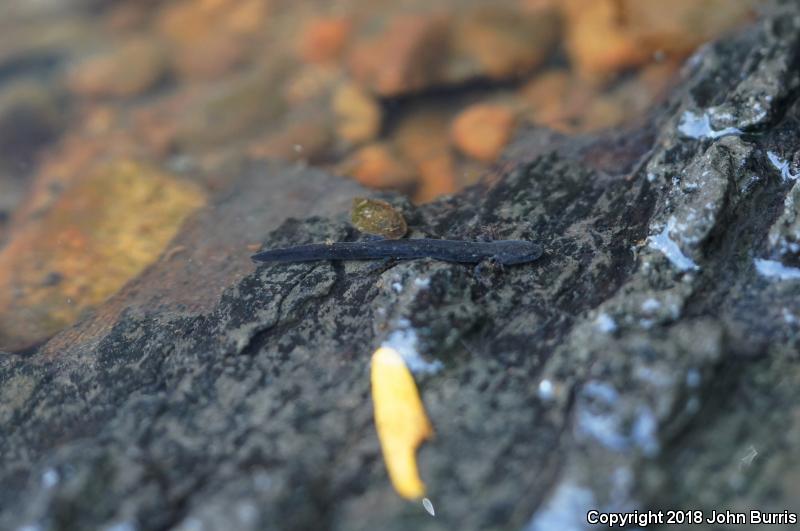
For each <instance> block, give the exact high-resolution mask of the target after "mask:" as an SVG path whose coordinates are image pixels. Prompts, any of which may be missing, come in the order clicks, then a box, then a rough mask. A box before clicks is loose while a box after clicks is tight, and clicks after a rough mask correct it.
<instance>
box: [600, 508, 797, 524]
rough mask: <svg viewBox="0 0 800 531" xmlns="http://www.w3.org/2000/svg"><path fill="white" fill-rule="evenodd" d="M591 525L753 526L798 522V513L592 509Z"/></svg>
mask: <svg viewBox="0 0 800 531" xmlns="http://www.w3.org/2000/svg"><path fill="white" fill-rule="evenodd" d="M586 521H587V522H588V523H589V524H597V525H603V526H607V527H626V526H634V525H635V526H638V527H640V528H645V527H647V526H653V525H681V526H685V525H700V524H718V525H753V524H762V525H763V524H766V525H769V524H782V525H786V524H789V525H792V524H796V523H797V521H798V518H797V513H793V512H791V511H781V512H766V511H758V510H755V509H754V510H750V511H729V510H724V511H722V510H720V511H717V510H712V511H701V510H699V509H694V510H684V511H630V512H625V513H621V512H619V513H616V512H603V511H596V510H592V511H589V512H588V513H586Z"/></svg>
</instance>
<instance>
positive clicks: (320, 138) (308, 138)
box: [247, 119, 333, 163]
mask: <svg viewBox="0 0 800 531" xmlns="http://www.w3.org/2000/svg"><path fill="white" fill-rule="evenodd" d="M332 142H333V133H332V131H331V128H330V126H329V125H328V124H326V123H325V121H324V120H319V119H305V120H289V121H288V124H287V125H286V126H284V127H283V128H282V129H281V130H279V131H276V132H272V133H269V134H267V135H265V136H264V137H262V138H260V139H258V140H256V141H255V142H253V143H252V144H250V146H249V148H248V150H247V153H248V155H249V156H250V157H251V158H254V159H280V160H288V161H295V162H297V161H306V162H312V163H313V162H316V161H317V160H319V159H320V158H321V157H323V156H324V154H325V153H327V152H328V148H329V147H330V146H331V144H332Z"/></svg>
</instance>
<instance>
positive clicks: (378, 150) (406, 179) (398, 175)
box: [338, 143, 416, 188]
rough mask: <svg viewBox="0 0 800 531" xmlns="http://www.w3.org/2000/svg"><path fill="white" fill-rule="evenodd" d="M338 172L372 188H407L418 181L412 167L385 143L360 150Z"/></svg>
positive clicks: (370, 145) (343, 163)
mask: <svg viewBox="0 0 800 531" xmlns="http://www.w3.org/2000/svg"><path fill="white" fill-rule="evenodd" d="M338 171H339V172H340V173H342V174H343V175H348V176H352V177H353V178H354V179H355V180H356V181H358V182H359V183H361V184H363V185H364V186H368V187H370V188H406V187H408V186H410V185H411V184H413V183H414V182H415V181H416V175H415V173H414V169H413V168H412V167H411V165H409V164H408V162H406V161H405V160H403V159H402V158H401V157H399V156H398V155H397V153H396V152H395V151H394V150H393V149H392V148H391V146H389V145H387V144H385V143H373V144H368V145H366V146H364V147H362V148H359V149H358V150H356V151H355V152H354V153H353V154H352V155H351V156H349V157H348V158H347V159H345V160H344V162H342V163H341V164H340V165H339V168H338Z"/></svg>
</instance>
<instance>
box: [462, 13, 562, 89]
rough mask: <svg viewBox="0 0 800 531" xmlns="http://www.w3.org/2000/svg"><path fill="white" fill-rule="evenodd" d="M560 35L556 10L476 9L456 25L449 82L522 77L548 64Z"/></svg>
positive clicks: (463, 16) (466, 14) (465, 15)
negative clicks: (480, 78) (481, 78)
mask: <svg viewBox="0 0 800 531" xmlns="http://www.w3.org/2000/svg"><path fill="white" fill-rule="evenodd" d="M559 34H560V19H559V15H558V12H557V11H556V10H555V9H540V10H536V11H534V12H529V11H524V10H521V9H515V8H512V7H510V6H499V5H494V4H491V5H489V4H487V5H482V6H479V7H476V8H473V9H471V10H469V11H467V12H466V13H465V14H464V15H462V16H460V17H458V18H457V22H456V23H455V24H454V29H453V32H452V37H451V39H452V48H453V56H452V57H451V59H450V61H449V65H448V69H449V75H448V81H450V82H463V81H464V80H466V79H469V78H473V77H489V78H492V79H505V78H514V77H519V76H520V75H523V74H525V73H527V72H530V71H531V70H532V69H534V68H536V67H537V66H539V65H540V64H542V62H544V60H545V59H546V58H547V57H548V55H549V54H550V52H551V50H552V48H553V46H554V45H555V44H556V43H557V41H558V37H559Z"/></svg>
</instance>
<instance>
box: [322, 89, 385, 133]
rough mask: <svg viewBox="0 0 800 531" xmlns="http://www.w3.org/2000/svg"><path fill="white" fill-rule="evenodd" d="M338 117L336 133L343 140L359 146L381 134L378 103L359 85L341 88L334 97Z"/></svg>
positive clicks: (334, 110) (333, 104)
mask: <svg viewBox="0 0 800 531" xmlns="http://www.w3.org/2000/svg"><path fill="white" fill-rule="evenodd" d="M332 106H333V112H334V113H335V114H336V117H337V122H338V123H337V125H336V133H337V135H338V136H339V137H340V138H342V139H343V140H345V141H347V142H350V143H352V144H358V143H361V142H366V141H368V140H372V139H374V138H375V137H376V136H378V133H380V128H381V118H382V112H381V107H380V105H378V102H377V101H375V99H374V98H373V97H372V96H370V95H369V94H368V93H366V92H365V91H363V90H362V89H361V88H359V87H358V86H357V85H355V84H352V83H348V84H344V85H342V86H340V87H339V88H338V89H337V90H336V92H335V93H334V95H333V102H332Z"/></svg>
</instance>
